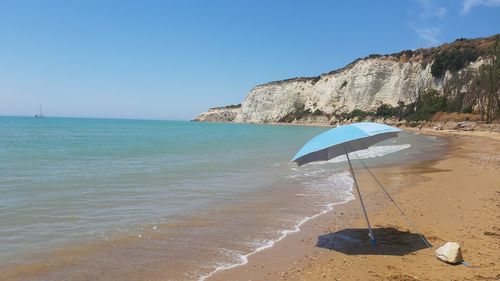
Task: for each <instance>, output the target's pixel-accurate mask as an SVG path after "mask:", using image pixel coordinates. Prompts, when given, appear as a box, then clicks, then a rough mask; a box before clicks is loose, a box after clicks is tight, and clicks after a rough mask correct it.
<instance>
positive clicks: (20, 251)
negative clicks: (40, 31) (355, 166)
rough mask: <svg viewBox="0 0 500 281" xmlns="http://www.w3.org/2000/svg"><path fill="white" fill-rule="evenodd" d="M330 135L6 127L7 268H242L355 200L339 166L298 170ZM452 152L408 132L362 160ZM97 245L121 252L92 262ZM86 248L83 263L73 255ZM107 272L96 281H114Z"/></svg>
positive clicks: (147, 125)
mask: <svg viewBox="0 0 500 281" xmlns="http://www.w3.org/2000/svg"><path fill="white" fill-rule="evenodd" d="M326 129H327V128H319V127H296V126H266V125H243V124H214V123H193V122H180V121H179V122H177V121H144V120H106V119H72V118H45V119H35V118H29V117H24V118H23V117H0V159H1V160H0V171H1V177H0V194H1V196H0V263H2V264H7V265H8V266H9V267H10V269H12V268H13V267H14V266H19V265H25V264H33V263H35V264H42V265H43V264H44V262H47V259H49V260H51V264H52V265H53V264H56V265H57V264H58V261H57V257H58V256H60V255H61V251H63V252H64V253H65V255H66V256H65V257H66V258H67V257H68V255H70V256H71V257H74V256H75V255H81V256H80V257H79V260H81V259H87V261H86V262H82V264H81V265H80V266H81V268H80V270H81V269H82V268H87V267H90V268H91V269H92V270H96V269H100V270H104V271H106V269H110V268H114V267H115V266H116V263H118V262H120V264H122V265H123V264H126V263H127V262H131V263H132V262H133V263H134V264H135V265H138V264H140V265H141V266H142V268H143V269H144V268H146V269H150V271H151V272H157V267H158V266H160V265H159V264H161V266H162V267H168V266H171V267H172V270H170V271H168V272H170V273H169V274H167V275H168V276H164V277H165V278H166V280H182V279H185V280H195V279H200V278H201V279H203V276H207V275H209V274H210V272H213V271H214V270H221V269H224V268H226V267H230V266H232V265H234V264H238V263H243V262H245V259H246V256H245V255H247V254H248V253H250V252H252V251H255V250H256V249H260V248H263V247H264V248H265V247H268V246H271V245H272V243H273V241H276V240H278V239H281V238H282V236H283V235H286V233H288V232H290V231H294V230H295V229H296V228H297V226H298V224H300V222H302V221H304V219H307V218H310V217H311V216H314V215H315V214H317V213H320V212H322V211H325V210H327V209H328V208H329V207H331V205H329V204H331V203H335V202H341V201H345V200H349V199H352V194H351V193H350V188H351V186H352V182H351V179H350V177H349V175H348V174H346V172H345V169H344V167H343V165H342V162H341V160H334V161H331V162H330V163H327V164H324V165H307V166H305V167H304V168H300V169H299V168H297V167H295V165H293V164H291V163H289V160H290V159H291V157H292V156H293V155H294V154H295V152H296V151H297V150H298V149H299V148H300V147H301V146H302V145H303V144H304V143H305V142H306V141H307V140H308V139H310V138H311V137H313V136H315V135H317V134H318V133H320V132H322V131H324V130H326ZM443 144H444V143H443V142H442V141H441V140H439V139H436V138H433V137H426V136H417V135H414V134H406V133H405V134H402V136H401V137H400V138H398V139H394V140H389V141H387V142H385V143H381V144H380V145H379V146H377V147H374V148H373V149H371V150H369V151H365V152H361V153H360V154H359V155H358V156H359V157H361V158H368V162H370V163H371V164H372V165H373V164H384V163H386V164H387V163H391V162H394V161H398V160H401V159H405V158H421V157H423V155H429V154H432V151H433V150H439V147H440V145H443ZM355 157H356V156H354V158H355ZM339 161H340V163H339ZM336 162H337V163H336ZM335 171H336V172H335ZM304 195H311V196H304ZM290 203H293V204H290ZM287 231H288V232H287ZM235 237H237V239H236V238H235ZM96 243H104V244H103V245H104V246H106V245H108V246H109V245H113V247H114V249H115V250H114V251H113V252H111V251H109V253H108V252H106V251H99V252H95V253H90V254H89V251H90V252H91V250H92V249H94V248H93V247H95V245H96ZM116 245H119V246H118V248H120V249H122V250H123V252H125V253H129V254H130V252H133V253H134V255H133V256H139V257H138V258H137V257H136V258H137V260H134V259H133V258H131V257H130V256H128V257H127V256H126V254H123V253H121V252H119V251H117V250H116V247H117V246H116ZM76 247H85V250H86V251H85V254H81V252H82V251H81V249H80V251H73V252H71V251H69V250H68V249H73V250H74V249H75V248H76ZM152 249H168V251H157V252H155V250H152ZM58 251H59V252H58ZM67 252H71V254H67ZM56 253H58V254H57V255H56ZM123 255H125V257H123ZM120 257H121V258H123V259H120ZM153 257H154V258H153ZM90 261H92V262H90ZM4 269H5V268H4ZM10 269H9V270H10ZM21 269H22V268H21ZM0 270H2V268H1V267H0ZM72 270H74V267H72V268H67V267H65V266H64V265H63V264H61V265H60V266H51V267H50V268H48V267H47V269H45V268H44V269H43V270H41V271H40V272H38V273H37V274H38V277H40V276H44V278H47V279H66V278H67V277H69V276H72V278H74V276H78V275H77V274H76V273H75V272H73V271H72ZM89 270H90V269H89ZM131 270H132V269H131ZM5 271H8V270H5ZM146 271H147V270H146ZM76 272H78V270H77V271H76ZM108 272H109V274H110V275H106V276H101V278H99V277H95V276H94V277H93V278H92V277H91V279H109V278H113V270H108ZM21 273H22V272H21ZM73 274H76V275H73ZM134 274H138V273H137V272H132V273H130V276H135V277H137V278H140V277H139V276H136V275H134ZM145 274H146V276H151V275H147V274H148V273H147V272H146V273H145ZM0 276H1V274H0ZM35 279H37V278H35ZM132 279H133V278H132ZM76 280H78V278H76Z"/></svg>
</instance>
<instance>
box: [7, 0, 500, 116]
mask: <svg viewBox="0 0 500 281" xmlns="http://www.w3.org/2000/svg"><path fill="white" fill-rule="evenodd" d="M499 28H500V0H450V1H431V0H427V1H423V0H421V1H418V0H413V1H410V0H402V1H395V0H394V1H389V0H388V1H371V0H367V1H333V0H330V1H306V0H303V1H291V0H290V1H284V0H283V1H280V0H265V1H256V0H251V1H243V0H227V1H218V0H211V1H202V0H200V1H185V0H183V1H181V0H178V1H139V0H137V1H126V0H116V1H111V0H80V1H76V0H60V1H51V0H32V1H27V0H12V1H9V0H2V1H0V115H33V114H35V113H37V111H38V105H39V104H42V105H43V107H44V110H45V111H46V114H47V115H48V116H75V117H77V116H81V117H112V118H148V119H173V120H188V119H191V118H193V117H194V116H195V115H196V114H197V113H199V112H201V111H204V110H206V109H207V108H208V107H213V106H221V105H227V104H236V103H240V102H241V101H242V100H243V98H244V97H245V95H246V93H247V92H248V91H249V90H250V89H251V88H252V87H253V86H255V85H257V84H261V83H265V82H268V81H272V80H279V79H284V78H290V77H295V76H313V75H318V74H320V73H323V72H327V71H330V70H333V69H336V68H339V67H342V66H344V65H345V64H347V63H349V62H351V61H353V60H354V59H356V58H358V57H362V56H366V55H368V54H372V53H392V52H397V51H400V50H403V49H415V48H419V47H428V46H433V45H439V44H440V43H443V42H448V41H453V40H455V39H456V38H460V37H465V38H473V37H482V36H488V35H492V34H495V33H498V32H500V29H499Z"/></svg>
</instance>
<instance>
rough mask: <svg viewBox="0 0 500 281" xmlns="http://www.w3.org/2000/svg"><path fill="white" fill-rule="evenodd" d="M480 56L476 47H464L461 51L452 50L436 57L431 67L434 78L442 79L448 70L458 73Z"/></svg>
mask: <svg viewBox="0 0 500 281" xmlns="http://www.w3.org/2000/svg"><path fill="white" fill-rule="evenodd" d="M479 56H480V53H479V51H478V50H476V47H475V46H472V45H470V46H464V47H463V48H461V49H451V50H446V51H443V52H441V53H439V54H437V55H436V58H435V59H434V62H433V63H432V65H431V73H432V76H434V77H436V78H441V77H443V75H444V74H445V73H446V71H447V70H449V71H452V72H456V71H459V70H460V69H462V68H464V67H465V66H466V65H468V64H469V63H470V62H473V61H476V60H477V58H478V57H479Z"/></svg>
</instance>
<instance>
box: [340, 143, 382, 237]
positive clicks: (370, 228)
mask: <svg viewBox="0 0 500 281" xmlns="http://www.w3.org/2000/svg"><path fill="white" fill-rule="evenodd" d="M345 156H347V162H348V163H349V170H350V171H351V174H352V178H353V179H354V185H355V186H356V191H357V192H358V197H359V202H361V208H362V209H363V214H364V215H365V220H366V224H367V225H368V230H369V233H368V236H369V237H370V242H371V243H372V245H373V246H376V245H377V240H376V239H375V236H374V235H373V231H372V226H371V225H370V221H369V220H368V214H367V213H366V208H365V203H364V202H363V197H361V192H360V191H359V187H358V181H357V180H356V176H355V175H354V170H353V169H352V165H351V159H350V158H349V153H348V152H347V150H346V153H345Z"/></svg>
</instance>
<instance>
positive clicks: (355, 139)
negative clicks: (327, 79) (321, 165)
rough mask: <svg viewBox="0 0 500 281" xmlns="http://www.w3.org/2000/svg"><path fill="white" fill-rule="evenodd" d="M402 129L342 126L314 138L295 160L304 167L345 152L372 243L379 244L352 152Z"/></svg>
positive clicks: (363, 124)
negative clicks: (355, 172)
mask: <svg viewBox="0 0 500 281" xmlns="http://www.w3.org/2000/svg"><path fill="white" fill-rule="evenodd" d="M400 132H401V130H400V129H398V128H394V127H391V126H387V125H384V124H378V123H372V122H361V123H354V124H349V125H344V126H339V127H336V128H333V129H330V130H328V131H326V132H323V133H321V134H319V135H318V136H316V137H314V138H312V139H311V140H310V141H309V142H307V143H306V144H305V145H304V146H303V147H302V148H301V149H300V150H299V152H297V154H296V155H295V156H294V157H293V159H292V162H295V163H297V165H298V166H302V165H305V164H307V163H311V162H316V161H327V160H330V159H332V158H335V157H337V156H340V155H344V154H345V156H346V157H347V162H348V163H349V170H350V172H351V174H352V178H353V180H354V186H355V187H356V191H357V194H358V197H359V201H360V202H361V208H362V209H363V214H364V216H365V219H366V224H367V225H368V230H369V233H368V236H369V237H370V241H371V243H372V244H373V245H376V240H375V236H374V235H373V231H372V227H371V225H370V221H369V220H368V214H367V213H366V208H365V204H364V202H363V198H362V197H361V192H360V191H359V187H358V182H357V181H356V176H355V175H354V171H353V169H352V165H351V159H350V158H349V153H351V152H354V151H358V150H362V149H367V148H368V147H370V146H372V145H374V144H376V143H378V142H381V141H384V140H387V139H390V138H395V137H398V134H399V133H400Z"/></svg>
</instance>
